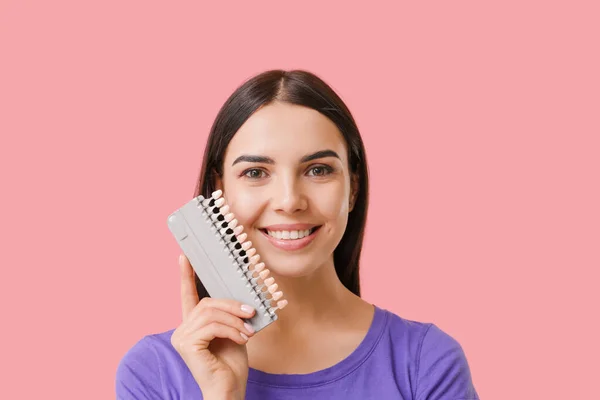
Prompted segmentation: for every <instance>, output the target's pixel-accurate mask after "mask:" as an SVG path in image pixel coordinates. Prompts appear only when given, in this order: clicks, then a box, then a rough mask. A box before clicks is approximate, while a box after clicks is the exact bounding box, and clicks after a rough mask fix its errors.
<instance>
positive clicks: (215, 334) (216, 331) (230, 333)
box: [190, 322, 248, 348]
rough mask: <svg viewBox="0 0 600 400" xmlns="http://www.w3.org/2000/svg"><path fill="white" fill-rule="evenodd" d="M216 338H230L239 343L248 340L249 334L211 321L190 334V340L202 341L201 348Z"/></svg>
mask: <svg viewBox="0 0 600 400" xmlns="http://www.w3.org/2000/svg"><path fill="white" fill-rule="evenodd" d="M216 338H222V339H230V340H232V341H234V342H235V343H237V344H245V343H246V342H247V341H248V336H246V335H245V334H244V333H243V332H240V331H238V330H237V329H235V328H232V327H231V326H229V325H224V324H221V323H219V322H211V323H210V324H208V325H205V326H204V327H203V328H201V329H199V330H197V331H196V332H195V333H194V334H193V335H192V336H190V340H192V341H197V340H199V341H201V342H202V343H201V345H200V347H201V348H207V347H208V345H209V343H210V342H211V341H212V340H214V339H216Z"/></svg>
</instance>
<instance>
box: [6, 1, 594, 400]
mask: <svg viewBox="0 0 600 400" xmlns="http://www.w3.org/2000/svg"><path fill="white" fill-rule="evenodd" d="M494 3H495V4H491V2H476V1H462V2H433V3H432V2H418V3H415V2H410V3H408V2H402V3H400V2H376V1H375V2H373V1H371V2H369V3H368V6H366V5H360V6H359V5H350V4H349V2H341V1H337V2H320V1H319V2H315V1H313V2H307V1H302V2H297V3H294V4H291V3H287V2H233V3H231V2H223V3H220V4H217V2H211V3H210V5H208V4H205V3H203V2H199V1H196V2H191V1H185V2H148V1H94V2H92V1H36V2H34V1H16V0H14V1H7V0H2V1H0V132H1V134H2V136H1V145H0V163H1V168H0V174H1V178H2V179H1V182H2V185H1V187H2V196H1V202H2V205H1V212H2V216H3V222H2V224H1V225H0V226H1V228H0V229H1V230H2V231H1V234H2V236H1V242H0V243H1V245H2V251H1V252H0V257H1V259H0V265H1V266H2V278H1V279H0V285H1V287H0V289H1V290H0V296H1V298H0V300H1V301H0V304H1V305H0V307H2V309H1V312H2V340H1V342H0V343H1V345H2V349H1V350H2V355H1V357H0V359H1V360H2V361H1V362H2V370H3V372H2V376H3V379H2V381H3V384H2V385H1V386H2V388H1V389H0V390H1V394H0V397H1V398H7V399H8V398H10V399H33V398H61V399H107V398H114V375H115V369H116V367H117V363H118V362H119V360H120V358H121V357H122V356H123V354H124V353H125V352H126V351H127V350H128V349H129V348H130V347H131V346H132V345H133V344H134V343H135V342H136V341H137V340H139V339H140V338H141V337H142V336H143V335H145V334H149V333H154V332H159V331H164V330H168V329H170V328H174V327H175V326H176V325H177V324H178V322H179V319H180V307H179V286H178V283H179V282H178V266H177V256H178V254H179V252H178V247H177V245H176V243H175V241H174V240H173V238H172V237H171V235H170V233H169V231H168V229H167V225H166V217H167V215H168V214H169V213H170V212H171V211H173V210H174V209H175V208H176V207H178V206H180V205H181V204H183V203H184V202H186V201H187V200H188V199H189V198H190V197H191V195H192V194H193V189H194V185H195V179H196V177H197V173H198V170H199V167H200V162H201V158H200V157H201V155H202V151H203V146H204V143H205V140H206V137H207V133H208V130H209V128H210V125H211V123H212V121H213V118H214V117H215V115H216V113H217V111H218V109H219V108H220V106H221V104H222V103H223V102H224V101H225V99H226V98H227V96H229V94H230V93H231V92H232V91H233V90H234V89H235V88H236V87H237V86H238V85H239V84H241V83H242V81H243V80H245V79H247V78H249V77H250V76H252V75H254V74H256V73H259V72H262V71H264V70H266V69H271V68H285V69H293V68H303V69H308V70H310V71H313V72H315V73H317V74H318V75H320V76H321V77H322V78H324V79H325V80H326V81H327V82H328V83H330V84H331V85H332V86H333V87H334V89H336V90H337V91H338V93H339V94H340V95H341V96H342V97H343V99H344V100H345V101H346V102H347V104H348V105H349V107H350V109H351V110H352V112H353V113H354V115H355V117H356V119H357V122H358V124H359V128H360V129H361V132H362V135H363V137H364V141H365V144H366V147H367V154H368V157H369V167H370V171H371V178H372V187H371V208H370V213H369V221H368V227H367V237H366V243H365V247H364V258H363V261H362V285H363V292H364V297H365V298H366V299H368V300H369V301H371V302H374V303H376V304H378V305H379V306H381V307H385V308H388V309H390V310H392V311H394V312H396V313H398V314H400V315H401V316H403V317H405V318H409V319H415V320H418V321H426V322H435V323H436V324H438V326H440V327H441V328H442V329H443V330H445V331H446V332H448V333H449V334H451V335H452V336H454V337H455V338H456V339H457V340H458V341H459V342H460V343H461V344H462V346H463V348H464V350H465V353H466V355H467V358H468V360H469V363H470V366H471V371H472V374H473V379H474V382H475V385H476V388H477V390H478V392H479V394H480V395H481V398H482V399H486V400H492V399H499V400H500V399H501V400H506V399H584V398H585V399H591V398H599V397H596V396H598V389H597V385H595V379H597V374H598V356H599V354H598V353H599V352H598V337H600V329H599V326H598V325H599V324H598V304H600V301H599V299H598V294H597V293H598V292H597V291H598V289H597V287H598V282H599V279H598V267H600V228H599V227H600V212H599V209H600V206H599V205H600V162H599V159H600V154H599V153H600V141H599V135H600V117H599V115H600V97H599V93H600V84H599V83H600V81H599V73H598V71H600V63H599V56H598V55H599V51H598V49H599V48H600V44H599V41H600V40H599V38H600V29H599V24H598V15H599V9H598V6H597V5H596V4H597V2H592V1H590V2H579V1H569V2H567V1H564V2H561V3H559V2H547V1H538V2H532V1H503V2H494ZM594 315H595V316H594Z"/></svg>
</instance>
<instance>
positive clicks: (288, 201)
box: [272, 179, 308, 214]
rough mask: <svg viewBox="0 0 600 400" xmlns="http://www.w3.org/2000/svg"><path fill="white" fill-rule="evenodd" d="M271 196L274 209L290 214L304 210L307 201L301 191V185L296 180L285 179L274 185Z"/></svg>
mask: <svg viewBox="0 0 600 400" xmlns="http://www.w3.org/2000/svg"><path fill="white" fill-rule="evenodd" d="M274 186H275V187H274V188H273V189H274V193H273V196H272V199H273V200H272V201H273V208H274V209H275V211H283V212H285V213H288V214H292V213H295V212H298V211H303V210H306V207H307V205H308V201H307V199H306V196H305V195H304V193H303V192H302V187H301V185H300V184H299V182H297V181H296V180H292V179H290V180H285V181H282V182H280V184H279V185H274Z"/></svg>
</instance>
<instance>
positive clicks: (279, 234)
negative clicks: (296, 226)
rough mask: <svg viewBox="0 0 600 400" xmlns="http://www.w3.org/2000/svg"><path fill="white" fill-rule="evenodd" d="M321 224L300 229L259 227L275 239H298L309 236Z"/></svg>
mask: <svg viewBox="0 0 600 400" xmlns="http://www.w3.org/2000/svg"><path fill="white" fill-rule="evenodd" d="M321 226H322V225H318V226H313V227H312V228H309V229H300V230H269V229H265V228H260V231H261V232H263V233H264V234H265V235H267V236H270V237H271V238H273V239H277V240H290V241H291V240H299V239H304V238H305V237H308V236H311V235H312V234H314V233H315V232H316V231H318V230H319V229H320V228H321Z"/></svg>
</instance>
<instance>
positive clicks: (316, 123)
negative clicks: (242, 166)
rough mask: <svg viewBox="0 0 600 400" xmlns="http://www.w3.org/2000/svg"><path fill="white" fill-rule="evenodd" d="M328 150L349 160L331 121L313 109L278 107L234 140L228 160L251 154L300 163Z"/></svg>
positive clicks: (259, 116) (266, 109)
mask: <svg viewBox="0 0 600 400" xmlns="http://www.w3.org/2000/svg"><path fill="white" fill-rule="evenodd" d="M326 149H330V150H333V151H335V152H337V153H338V154H339V155H340V157H345V152H346V151H345V149H346V146H345V141H344V138H343V136H342V135H341V133H340V132H339V130H338V128H337V126H336V125H335V124H334V123H333V122H332V121H331V120H330V119H328V118H327V117H325V116H324V115H322V114H321V113H319V112H318V111H316V110H313V109H311V108H307V107H302V106H297V105H290V104H287V103H275V104H270V105H268V106H265V107H263V108H261V109H259V110H258V111H257V112H255V113H254V114H253V115H252V116H251V117H250V118H248V120H247V121H246V122H245V123H244V124H243V125H242V127H241V128H240V129H239V130H238V132H237V133H236V134H235V135H234V136H233V138H232V140H231V142H230V143H229V145H228V148H227V152H226V156H225V158H226V160H228V159H230V158H232V157H233V158H237V157H238V156H240V155H242V154H251V155H264V156H270V157H272V158H274V159H276V160H277V159H278V158H281V159H289V158H292V159H296V158H297V159H298V160H299V159H300V158H301V157H302V156H304V155H306V154H310V153H314V152H317V151H321V150H326ZM289 161H292V160H289Z"/></svg>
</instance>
